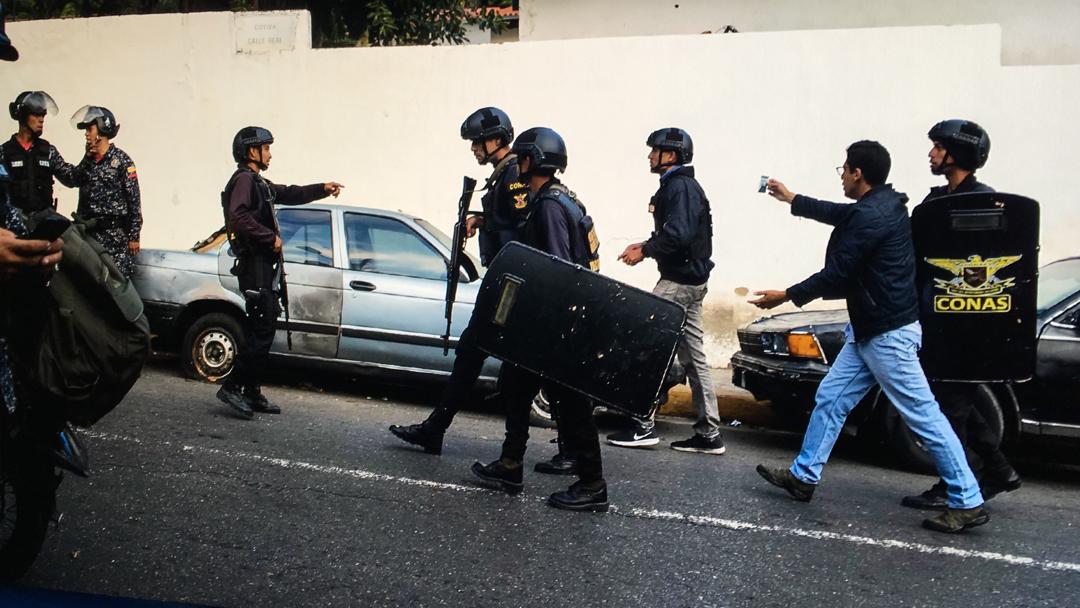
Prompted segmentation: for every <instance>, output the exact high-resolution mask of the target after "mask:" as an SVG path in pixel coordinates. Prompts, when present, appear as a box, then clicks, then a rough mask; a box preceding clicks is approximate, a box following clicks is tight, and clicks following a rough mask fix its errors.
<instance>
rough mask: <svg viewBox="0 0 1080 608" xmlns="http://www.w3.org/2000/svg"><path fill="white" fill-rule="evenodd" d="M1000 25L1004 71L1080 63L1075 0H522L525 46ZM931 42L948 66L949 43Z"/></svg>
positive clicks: (1079, 4)
mask: <svg viewBox="0 0 1080 608" xmlns="http://www.w3.org/2000/svg"><path fill="white" fill-rule="evenodd" d="M983 23H997V24H1000V25H1001V29H1002V49H1001V59H1002V61H1003V62H1004V63H1005V64H1006V65H1047V64H1066V63H1080V38H1078V37H1077V35H1076V27H1077V25H1078V24H1080V2H1076V1H1075V0H1027V1H1026V2H1017V1H1016V0H948V1H943V0H901V1H897V0H521V32H520V39H521V40H522V41H537V40H566V39H570V38H599V37H606V36H655V35H670V34H700V33H702V32H706V31H709V32H720V31H723V29H724V26H725V25H732V26H735V27H736V28H737V29H738V30H739V31H740V32H768V31H782V30H833V29H849V28H867V27H898V26H915V25H977V24H983ZM942 42H944V41H943V40H941V39H939V40H937V41H934V42H933V46H934V47H935V48H937V49H938V50H939V51H941V53H940V54H939V55H938V57H937V58H936V60H935V65H936V64H940V63H943V62H948V61H949V54H948V53H947V52H945V51H946V49H947V48H948V44H947V42H946V43H945V44H944V46H943V45H942Z"/></svg>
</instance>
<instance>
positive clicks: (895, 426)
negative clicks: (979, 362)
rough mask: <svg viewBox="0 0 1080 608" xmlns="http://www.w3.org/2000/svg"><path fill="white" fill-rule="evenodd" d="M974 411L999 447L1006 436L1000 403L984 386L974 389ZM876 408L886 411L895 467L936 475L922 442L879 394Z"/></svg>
mask: <svg viewBox="0 0 1080 608" xmlns="http://www.w3.org/2000/svg"><path fill="white" fill-rule="evenodd" d="M974 398H975V409H976V410H978V412H979V413H980V414H982V416H983V418H984V419H985V420H986V423H987V424H988V425H989V426H990V428H991V429H993V431H994V433H995V435H996V436H997V440H998V444H999V445H1000V443H1001V438H1002V437H1003V436H1004V433H1005V415H1004V413H1003V412H1002V409H1001V402H1000V401H999V400H998V398H997V395H996V394H995V393H994V391H993V389H991V388H990V387H989V386H988V385H986V384H980V385H978V386H977V387H976V389H975V397H974ZM878 399H879V401H880V403H879V406H885V407H886V408H887V409H886V410H885V414H884V417H883V418H884V431H885V440H886V444H887V445H888V446H889V448H890V449H891V451H892V455H893V457H894V459H895V460H896V463H897V464H898V465H899V466H901V467H903V468H906V469H911V470H913V471H917V472H920V473H927V474H931V475H936V474H937V467H935V466H934V459H933V458H932V457H931V456H930V453H929V452H928V451H927V450H926V447H925V446H924V445H923V443H922V440H920V439H919V438H918V436H916V435H915V433H913V432H911V429H909V428H908V426H907V424H906V423H905V422H904V420H903V419H902V418H901V417H900V413H899V412H897V411H896V408H895V407H893V406H892V404H891V403H889V402H888V398H886V397H885V394H884V393H879V396H878Z"/></svg>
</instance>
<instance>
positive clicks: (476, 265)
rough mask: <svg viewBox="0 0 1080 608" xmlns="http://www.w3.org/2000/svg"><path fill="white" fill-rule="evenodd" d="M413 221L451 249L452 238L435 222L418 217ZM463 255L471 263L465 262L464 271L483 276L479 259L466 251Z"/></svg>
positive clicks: (476, 276)
mask: <svg viewBox="0 0 1080 608" xmlns="http://www.w3.org/2000/svg"><path fill="white" fill-rule="evenodd" d="M413 221H414V222H416V223H417V224H420V226H421V227H423V229H424V230H427V231H428V232H430V233H431V234H432V236H434V237H435V240H437V241H439V242H440V243H442V245H443V247H446V249H447V250H450V251H453V249H454V244H453V240H452V239H451V238H450V236H449V235H447V234H446V233H445V232H443V231H442V230H439V228H438V227H437V226H435V224H432V223H431V222H429V221H427V220H425V219H421V218H418V217H417V218H413ZM465 255H466V257H468V258H469V261H471V262H472V264H471V265H469V264H465V267H466V272H467V273H469V274H471V275H472V277H471V278H474V279H476V278H483V276H484V267H483V266H482V265H481V264H480V260H478V259H476V257H475V256H473V254H471V253H469V252H468V251H466V252H465Z"/></svg>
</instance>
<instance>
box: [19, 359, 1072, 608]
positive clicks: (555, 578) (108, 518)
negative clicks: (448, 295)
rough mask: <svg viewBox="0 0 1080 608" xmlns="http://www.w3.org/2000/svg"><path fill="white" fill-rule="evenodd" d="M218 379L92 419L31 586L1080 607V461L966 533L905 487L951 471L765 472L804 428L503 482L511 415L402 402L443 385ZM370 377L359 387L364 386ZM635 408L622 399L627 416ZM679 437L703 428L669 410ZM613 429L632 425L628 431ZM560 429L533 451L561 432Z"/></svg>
mask: <svg viewBox="0 0 1080 608" xmlns="http://www.w3.org/2000/svg"><path fill="white" fill-rule="evenodd" d="M215 388H216V387H213V386H210V385H206V384H201V383H197V382H194V381H188V380H184V379H182V378H180V377H179V376H178V375H177V374H176V373H175V372H174V370H173V368H172V366H161V365H156V366H154V367H153V368H152V369H150V370H148V371H147V372H146V374H145V376H144V378H143V379H142V380H141V381H140V382H139V383H138V385H136V387H135V388H134V389H133V391H132V392H131V394H130V395H129V396H128V398H127V400H126V401H125V402H124V403H123V404H122V405H121V406H120V407H119V408H118V409H117V410H116V411H115V412H114V413H113V414H111V415H110V416H109V417H107V418H106V419H105V420H103V421H102V422H101V423H99V424H98V425H97V426H96V427H95V428H94V429H93V431H91V432H88V433H87V434H86V435H85V440H86V443H87V444H88V446H89V449H90V456H91V459H92V465H93V474H92V477H91V478H90V479H89V480H81V479H76V478H73V477H70V476H69V477H68V478H67V479H66V480H65V482H64V483H63V485H62V486H61V488H60V506H61V509H62V510H63V511H64V518H63V520H62V522H61V524H60V525H59V527H58V528H57V529H54V530H52V531H51V533H50V536H49V538H48V540H47V541H46V545H45V547H44V549H43V552H42V554H41V556H40V557H39V559H38V561H37V562H36V564H35V566H34V568H33V569H32V571H31V572H30V574H29V575H28V576H27V577H26V578H25V579H24V581H23V584H24V585H26V586H28V587H33V588H39V589H45V590H62V591H77V592H87V593H95V594H105V595H110V596H122V597H134V598H143V599H153V600H161V601H169V602H190V603H196V604H209V605H215V606H237V607H245V608H246V607H249V606H545V607H548V606H783V607H790V606H811V605H817V606H890V607H892V606H947V605H964V606H1069V605H1076V602H1077V601H1078V600H1076V598H1077V597H1080V508H1078V505H1080V501H1078V500H1077V498H1078V496H1080V494H1078V490H1080V472H1078V470H1077V469H1076V468H1075V467H1069V466H1061V467H1057V466H1030V467H1025V468H1023V469H1022V473H1024V474H1025V485H1024V487H1023V489H1022V490H1021V491H1019V492H1015V493H1013V494H1010V495H1006V496H1003V497H1001V498H998V499H995V500H994V501H993V502H992V503H991V509H992V520H991V522H990V524H988V525H986V526H983V527H981V528H978V529H976V530H973V531H970V532H969V533H967V534H964V535H957V536H950V535H941V534H937V533H933V532H929V531H926V530H923V529H922V528H920V527H919V522H920V520H921V518H922V516H923V514H922V513H919V512H916V511H912V510H909V509H906V508H904V507H901V506H900V505H899V499H900V497H901V496H902V495H903V494H905V493H913V492H918V491H921V490H923V489H925V487H927V486H928V485H929V483H930V482H931V480H930V479H929V478H927V477H924V476H918V475H914V474H911V473H906V472H901V471H896V470H890V469H884V468H879V467H875V466H872V465H870V464H866V463H863V462H859V461H858V460H855V459H852V458H849V457H848V455H846V454H844V453H843V452H841V453H838V454H837V455H836V456H835V458H834V461H833V462H832V463H831V464H830V465H829V467H828V468H827V469H826V478H825V480H824V482H823V484H822V486H821V487H820V488H819V489H818V492H817V494H816V495H815V497H814V501H813V502H812V503H809V504H804V503H799V502H795V501H793V500H791V499H789V498H787V496H786V494H784V493H782V491H780V490H779V489H777V488H773V487H771V486H769V485H767V484H766V483H765V482H764V481H763V480H761V479H760V478H759V477H758V476H757V474H756V473H755V472H754V465H755V464H757V463H759V462H765V463H770V464H774V465H781V464H784V463H786V462H788V461H789V460H790V458H791V457H792V456H793V454H794V452H795V451H796V449H797V447H798V441H799V437H797V436H795V435H792V434H788V433H780V432H774V431H767V430H761V429H754V428H748V427H747V426H743V427H739V428H732V429H728V430H727V431H726V432H725V435H724V437H725V441H726V442H727V444H728V453H727V454H726V455H724V456H719V457H718V456H703V455H692V454H683V453H679V452H674V451H672V450H670V449H667V448H666V443H664V444H661V445H662V447H661V449H657V450H645V451H639V450H626V449H620V448H614V447H610V446H605V448H604V465H605V471H606V476H607V478H608V482H609V488H610V496H611V501H612V503H613V505H614V507H613V510H612V511H611V512H609V513H606V514H577V513H566V512H561V511H556V510H554V509H551V508H549V507H547V506H546V505H545V503H544V499H545V497H546V496H547V495H548V494H550V493H551V492H554V491H556V490H558V489H561V488H562V487H564V485H565V484H567V483H568V481H569V479H568V478H560V477H549V476H542V475H537V474H530V475H527V477H526V488H525V492H524V493H523V494H522V495H521V496H519V497H508V496H505V495H502V494H500V493H497V492H494V491H491V490H486V489H481V488H479V487H478V486H476V484H475V483H474V481H473V479H472V478H471V474H470V473H469V470H468V469H469V465H470V464H471V463H472V462H473V461H474V460H476V459H480V460H484V461H488V460H491V459H494V458H495V457H497V456H498V452H499V445H500V442H501V436H502V427H501V419H500V418H499V416H498V415H497V412H495V411H491V409H490V408H488V409H480V410H471V411H467V412H464V413H463V414H461V415H460V416H459V418H458V420H457V421H456V423H455V424H454V426H453V427H452V428H451V430H450V432H449V434H448V436H447V441H446V446H445V450H444V452H443V454H442V456H441V457H433V456H429V455H426V454H423V453H422V452H420V451H417V450H414V449H411V448H409V447H406V446H405V445H404V444H402V443H400V442H399V441H398V440H397V439H396V438H394V437H392V436H391V435H390V434H389V433H388V432H387V431H386V427H387V425H389V424H391V423H402V422H413V421H417V420H419V419H420V418H421V417H422V416H424V415H426V413H427V412H428V410H429V407H430V405H428V404H429V403H430V400H431V399H432V397H433V394H434V393H433V392H432V391H431V390H430V389H425V388H423V387H419V388H415V389H414V388H408V387H406V388H400V387H399V388H389V387H385V386H378V385H366V384H364V383H362V382H357V383H347V384H346V386H335V387H332V388H331V389H325V388H319V387H310V386H309V387H301V386H295V384H292V385H288V386H270V387H268V388H267V393H268V395H269V396H270V397H271V398H272V399H274V400H275V401H277V402H278V403H280V404H281V405H282V407H283V409H284V410H285V412H284V413H283V414H282V415H280V416H267V415H263V416H260V417H259V418H257V419H256V420H255V421H251V422H248V421H243V420H240V419H237V418H234V417H233V416H232V415H231V414H230V413H229V411H228V410H226V409H225V408H224V406H222V405H220V404H219V403H218V402H217V401H216V399H214V391H215ZM345 389H348V390H345ZM611 422H612V421H611V420H610V419H605V420H604V423H605V424H609V423H611ZM659 428H660V431H661V433H662V434H663V435H664V437H665V439H666V440H667V441H671V440H674V439H681V438H684V437H686V436H689V434H690V433H691V430H690V427H689V423H688V421H685V420H676V419H668V420H662V421H661V423H660V425H659ZM607 430H610V429H607ZM552 437H553V432H552V431H549V430H543V429H536V430H535V433H534V440H533V442H532V444H531V449H530V451H529V453H528V455H527V465H528V466H529V467H531V465H532V463H533V462H535V461H537V460H539V459H542V458H546V457H548V456H550V455H551V453H552V452H553V446H551V445H550V444H549V443H548V440H549V439H551V438H552Z"/></svg>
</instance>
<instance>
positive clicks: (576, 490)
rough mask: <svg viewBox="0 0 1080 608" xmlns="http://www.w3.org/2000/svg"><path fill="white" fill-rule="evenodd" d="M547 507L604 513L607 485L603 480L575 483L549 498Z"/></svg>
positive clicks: (606, 508)
mask: <svg viewBox="0 0 1080 608" xmlns="http://www.w3.org/2000/svg"><path fill="white" fill-rule="evenodd" d="M548 505H550V506H552V507H555V508H556V509H564V510H566V511H596V512H605V511H607V510H608V498H607V483H606V482H604V480H603V479H601V480H599V481H593V482H588V483H586V482H584V481H578V482H575V483H574V484H573V485H571V486H570V487H569V488H568V489H566V490H563V491H562V492H555V493H554V494H552V495H551V496H549V497H548Z"/></svg>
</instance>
